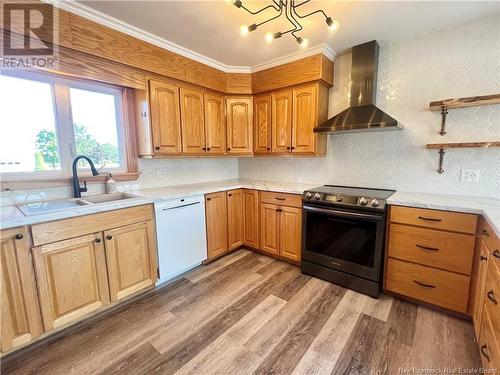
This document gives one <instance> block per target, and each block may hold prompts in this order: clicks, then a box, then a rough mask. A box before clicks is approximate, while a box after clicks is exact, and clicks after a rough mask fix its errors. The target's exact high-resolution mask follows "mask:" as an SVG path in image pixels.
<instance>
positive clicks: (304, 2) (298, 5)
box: [292, 0, 311, 8]
mask: <svg viewBox="0 0 500 375" xmlns="http://www.w3.org/2000/svg"><path fill="white" fill-rule="evenodd" d="M310 1H311V0H305V1H303V2H301V3H300V4H297V5H292V6H293V7H294V8H298V7H300V6H302V5H304V4H307V3H309V2H310ZM294 3H295V1H294Z"/></svg>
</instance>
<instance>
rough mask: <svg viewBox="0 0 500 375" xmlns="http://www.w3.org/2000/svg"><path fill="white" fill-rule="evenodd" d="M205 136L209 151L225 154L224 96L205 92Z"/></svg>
mask: <svg viewBox="0 0 500 375" xmlns="http://www.w3.org/2000/svg"><path fill="white" fill-rule="evenodd" d="M204 106H205V137H206V147H207V153H209V154H213V155H223V154H225V153H226V115H225V111H224V98H223V97H222V96H218V95H212V94H205V95H204Z"/></svg>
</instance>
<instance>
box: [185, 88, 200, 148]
mask: <svg viewBox="0 0 500 375" xmlns="http://www.w3.org/2000/svg"><path fill="white" fill-rule="evenodd" d="M180 97H181V124H182V153H183V154H195V155H197V154H203V153H205V150H206V146H205V115H204V111H203V92H201V91H198V90H192V89H188V88H184V87H181V89H180Z"/></svg>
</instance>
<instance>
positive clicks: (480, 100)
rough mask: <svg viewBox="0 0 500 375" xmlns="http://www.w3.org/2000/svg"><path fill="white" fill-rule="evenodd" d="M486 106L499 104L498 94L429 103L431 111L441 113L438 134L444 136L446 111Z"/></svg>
mask: <svg viewBox="0 0 500 375" xmlns="http://www.w3.org/2000/svg"><path fill="white" fill-rule="evenodd" d="M487 104H500V94H492V95H482V96H469V97H467V98H456V99H445V100H439V101H437V102H430V104H429V109H430V110H431V111H441V117H442V120H441V131H440V132H439V134H441V135H445V134H446V115H447V114H448V109H455V108H465V107H474V106H479V105H487Z"/></svg>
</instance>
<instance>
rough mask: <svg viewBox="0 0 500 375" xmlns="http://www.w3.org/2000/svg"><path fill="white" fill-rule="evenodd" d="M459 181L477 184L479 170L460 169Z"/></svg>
mask: <svg viewBox="0 0 500 375" xmlns="http://www.w3.org/2000/svg"><path fill="white" fill-rule="evenodd" d="M460 181H463V182H478V181H479V169H462V175H461V177H460Z"/></svg>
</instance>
